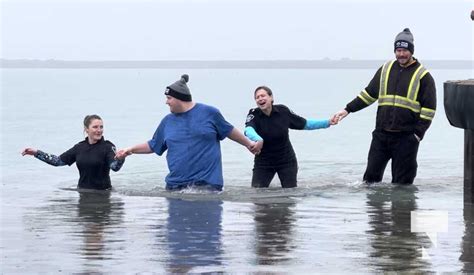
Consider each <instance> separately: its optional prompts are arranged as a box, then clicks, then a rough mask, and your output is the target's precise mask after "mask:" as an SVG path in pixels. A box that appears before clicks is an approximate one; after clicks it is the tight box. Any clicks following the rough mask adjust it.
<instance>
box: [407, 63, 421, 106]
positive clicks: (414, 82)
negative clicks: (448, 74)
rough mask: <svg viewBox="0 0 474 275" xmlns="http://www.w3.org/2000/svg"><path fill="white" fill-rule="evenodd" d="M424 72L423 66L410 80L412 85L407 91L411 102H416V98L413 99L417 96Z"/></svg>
mask: <svg viewBox="0 0 474 275" xmlns="http://www.w3.org/2000/svg"><path fill="white" fill-rule="evenodd" d="M423 72H424V68H423V66H422V65H420V66H419V67H418V69H416V71H415V73H413V75H412V77H411V79H410V84H409V85H408V90H407V98H408V99H410V100H415V99H416V98H413V96H414V95H415V91H416V90H417V88H418V86H419V84H420V75H421V73H423Z"/></svg>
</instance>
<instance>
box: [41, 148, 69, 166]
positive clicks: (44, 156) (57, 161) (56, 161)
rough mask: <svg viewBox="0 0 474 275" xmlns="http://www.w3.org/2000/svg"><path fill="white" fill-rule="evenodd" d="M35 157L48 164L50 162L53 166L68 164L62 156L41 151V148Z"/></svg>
mask: <svg viewBox="0 0 474 275" xmlns="http://www.w3.org/2000/svg"><path fill="white" fill-rule="evenodd" d="M35 158H37V159H39V160H41V161H44V162H46V163H47V164H50V165H52V166H64V165H66V163H65V162H64V161H62V160H61V158H59V157H58V156H56V155H53V154H48V153H45V152H43V151H40V150H38V151H37V152H36V154H35Z"/></svg>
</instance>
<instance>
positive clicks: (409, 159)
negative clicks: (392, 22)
mask: <svg viewBox="0 0 474 275" xmlns="http://www.w3.org/2000/svg"><path fill="white" fill-rule="evenodd" d="M414 49H415V46H414V44H413V35H412V33H411V32H410V30H409V29H408V28H405V29H404V30H403V31H402V32H401V33H399V34H398V35H397V36H396V37H395V43H394V51H395V57H396V60H393V61H389V62H387V63H385V64H384V65H383V66H382V67H380V68H379V69H378V70H377V72H376V73H375V75H374V77H373V78H372V80H371V81H370V83H369V85H368V86H367V87H366V88H365V90H363V91H362V92H361V93H360V94H359V95H358V96H357V97H356V98H355V99H354V100H352V101H351V102H349V103H348V104H347V106H346V107H345V108H344V109H343V110H341V111H339V112H337V113H336V114H334V115H333V119H337V121H340V120H341V119H343V118H344V117H346V116H347V115H348V114H349V113H351V112H357V111H359V110H361V109H363V108H365V107H367V106H369V105H371V104H372V103H374V102H375V101H378V105H379V106H378V109H377V118H376V126H375V130H374V131H373V133H372V143H371V145H370V150H369V157H368V163H367V169H366V171H365V174H364V181H365V182H367V183H372V182H380V181H381V180H382V178H383V173H384V170H385V167H386V166H387V163H388V161H389V160H390V159H392V183H401V184H412V183H413V180H414V179H415V176H416V170H417V167H418V164H417V162H416V155H417V153H418V146H419V142H420V141H421V140H422V139H423V136H424V135H425V132H426V130H427V129H428V127H429V126H430V124H431V121H432V120H433V117H434V114H435V111H436V88H435V82H434V80H433V77H432V76H431V74H430V73H429V72H428V71H427V70H426V69H425V68H424V67H423V65H422V64H421V63H420V62H418V60H417V59H415V58H414V57H413V52H414Z"/></svg>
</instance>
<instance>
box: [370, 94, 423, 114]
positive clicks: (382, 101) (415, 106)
mask: <svg viewBox="0 0 474 275" xmlns="http://www.w3.org/2000/svg"><path fill="white" fill-rule="evenodd" d="M379 105H380V106H396V107H401V108H405V109H409V110H411V111H412V112H415V113H419V112H420V109H421V108H420V103H418V102H417V101H413V100H409V99H407V98H405V97H402V96H394V95H388V96H382V97H379Z"/></svg>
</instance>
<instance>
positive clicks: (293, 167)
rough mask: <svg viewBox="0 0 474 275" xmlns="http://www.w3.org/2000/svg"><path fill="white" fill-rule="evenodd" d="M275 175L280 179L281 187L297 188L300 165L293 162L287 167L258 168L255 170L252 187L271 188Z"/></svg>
mask: <svg viewBox="0 0 474 275" xmlns="http://www.w3.org/2000/svg"><path fill="white" fill-rule="evenodd" d="M275 173H277V174H278V178H280V182H281V187H283V188H292V187H296V175H297V174H298V163H297V162H296V161H295V162H291V163H289V164H287V165H278V166H271V165H268V166H267V165H266V166H258V165H255V166H254V168H253V175H252V187H256V188H266V187H268V186H270V183H271V182H272V179H273V177H274V176H275Z"/></svg>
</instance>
